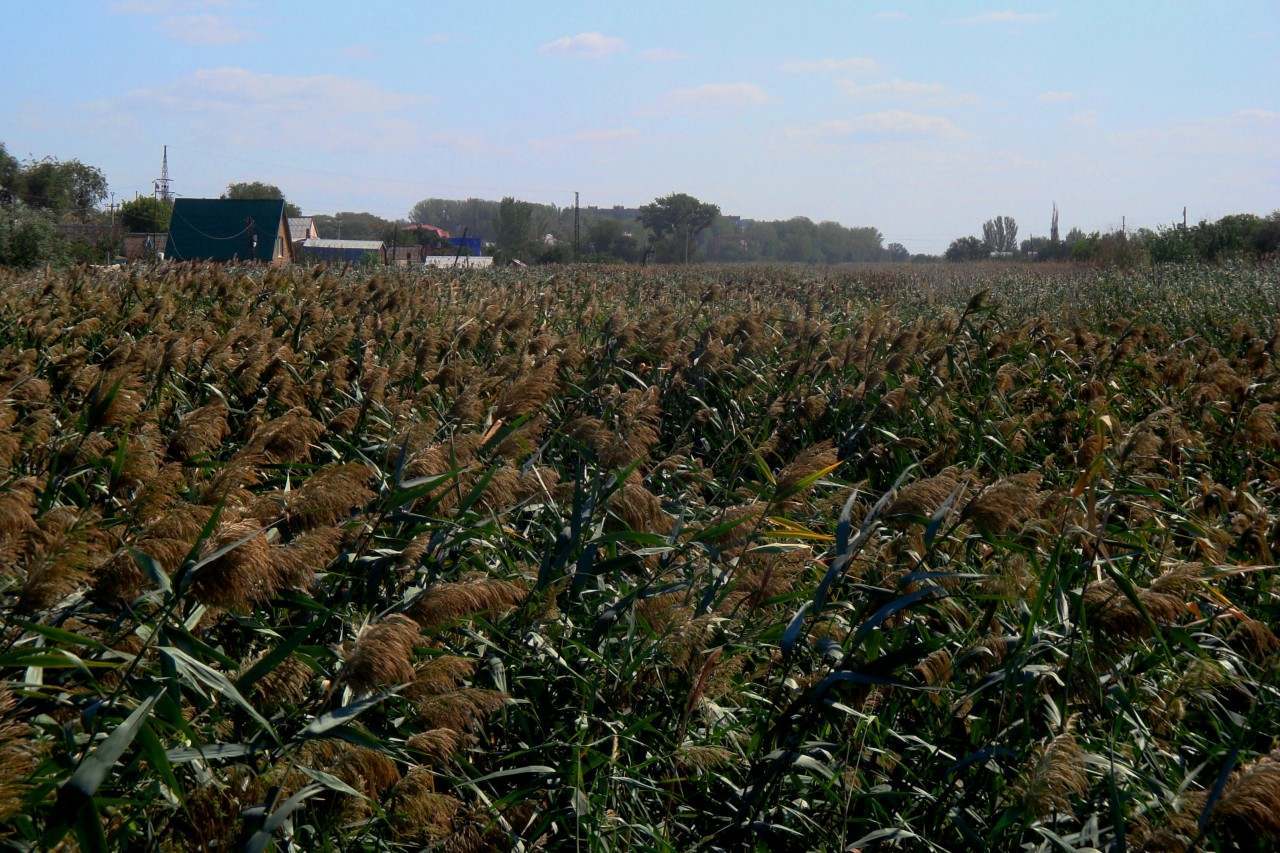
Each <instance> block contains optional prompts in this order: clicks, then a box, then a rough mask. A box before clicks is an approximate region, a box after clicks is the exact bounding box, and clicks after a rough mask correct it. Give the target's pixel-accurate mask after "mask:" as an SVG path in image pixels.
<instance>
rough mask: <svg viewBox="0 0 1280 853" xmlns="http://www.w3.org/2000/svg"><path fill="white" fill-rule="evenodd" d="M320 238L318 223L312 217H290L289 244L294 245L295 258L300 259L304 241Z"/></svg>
mask: <svg viewBox="0 0 1280 853" xmlns="http://www.w3.org/2000/svg"><path fill="white" fill-rule="evenodd" d="M319 236H320V232H319V231H318V230H316V221H315V220H314V219H312V218H311V217H310V216H290V217H289V242H290V243H292V244H293V250H294V251H293V256H294V257H295V258H296V257H299V256H300V254H301V253H300V252H298V249H299V248H301V244H302V241H303V240H313V239H315V238H316V237H319Z"/></svg>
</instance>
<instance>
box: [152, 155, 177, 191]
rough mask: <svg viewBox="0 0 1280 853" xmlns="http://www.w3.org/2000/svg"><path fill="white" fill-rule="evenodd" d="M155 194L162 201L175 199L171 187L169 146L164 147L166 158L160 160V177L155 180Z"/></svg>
mask: <svg viewBox="0 0 1280 853" xmlns="http://www.w3.org/2000/svg"><path fill="white" fill-rule="evenodd" d="M153 194H154V195H155V197H156V198H158V199H160V200H161V201H173V190H172V189H171V188H170V187H169V146H168V145H166V146H165V147H164V159H162V160H161V161H160V177H158V178H156V179H155V181H154V182H153Z"/></svg>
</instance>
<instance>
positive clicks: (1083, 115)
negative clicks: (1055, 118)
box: [1067, 110, 1101, 127]
mask: <svg viewBox="0 0 1280 853" xmlns="http://www.w3.org/2000/svg"><path fill="white" fill-rule="evenodd" d="M1099 118H1101V116H1099V115H1098V111H1097V110H1081V111H1080V112H1078V113H1072V114H1071V116H1070V117H1069V118H1068V119H1067V121H1068V122H1070V123H1071V124H1073V125H1075V126H1076V127H1097V126H1098V119H1099Z"/></svg>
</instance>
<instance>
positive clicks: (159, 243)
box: [124, 231, 169, 261]
mask: <svg viewBox="0 0 1280 853" xmlns="http://www.w3.org/2000/svg"><path fill="white" fill-rule="evenodd" d="M168 239H169V235H168V234H166V233H164V232H163V231H161V232H157V233H149V232H145V231H140V232H136V233H130V234H126V235H124V257H125V260H129V261H154V260H155V259H156V258H163V257H164V244H165V243H166V242H167V241H168Z"/></svg>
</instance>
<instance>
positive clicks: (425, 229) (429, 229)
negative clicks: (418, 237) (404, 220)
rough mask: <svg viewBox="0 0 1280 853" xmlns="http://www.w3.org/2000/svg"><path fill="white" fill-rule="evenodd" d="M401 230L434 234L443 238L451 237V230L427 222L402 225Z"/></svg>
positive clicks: (411, 232)
mask: <svg viewBox="0 0 1280 853" xmlns="http://www.w3.org/2000/svg"><path fill="white" fill-rule="evenodd" d="M400 230H402V231H407V232H408V233H410V234H433V235H435V236H436V237H439V238H440V239H441V240H448V239H449V232H448V231H446V230H444V229H443V228H438V227H436V226H435V225H427V224H425V223H420V222H415V223H412V224H410V225H402V226H400Z"/></svg>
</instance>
